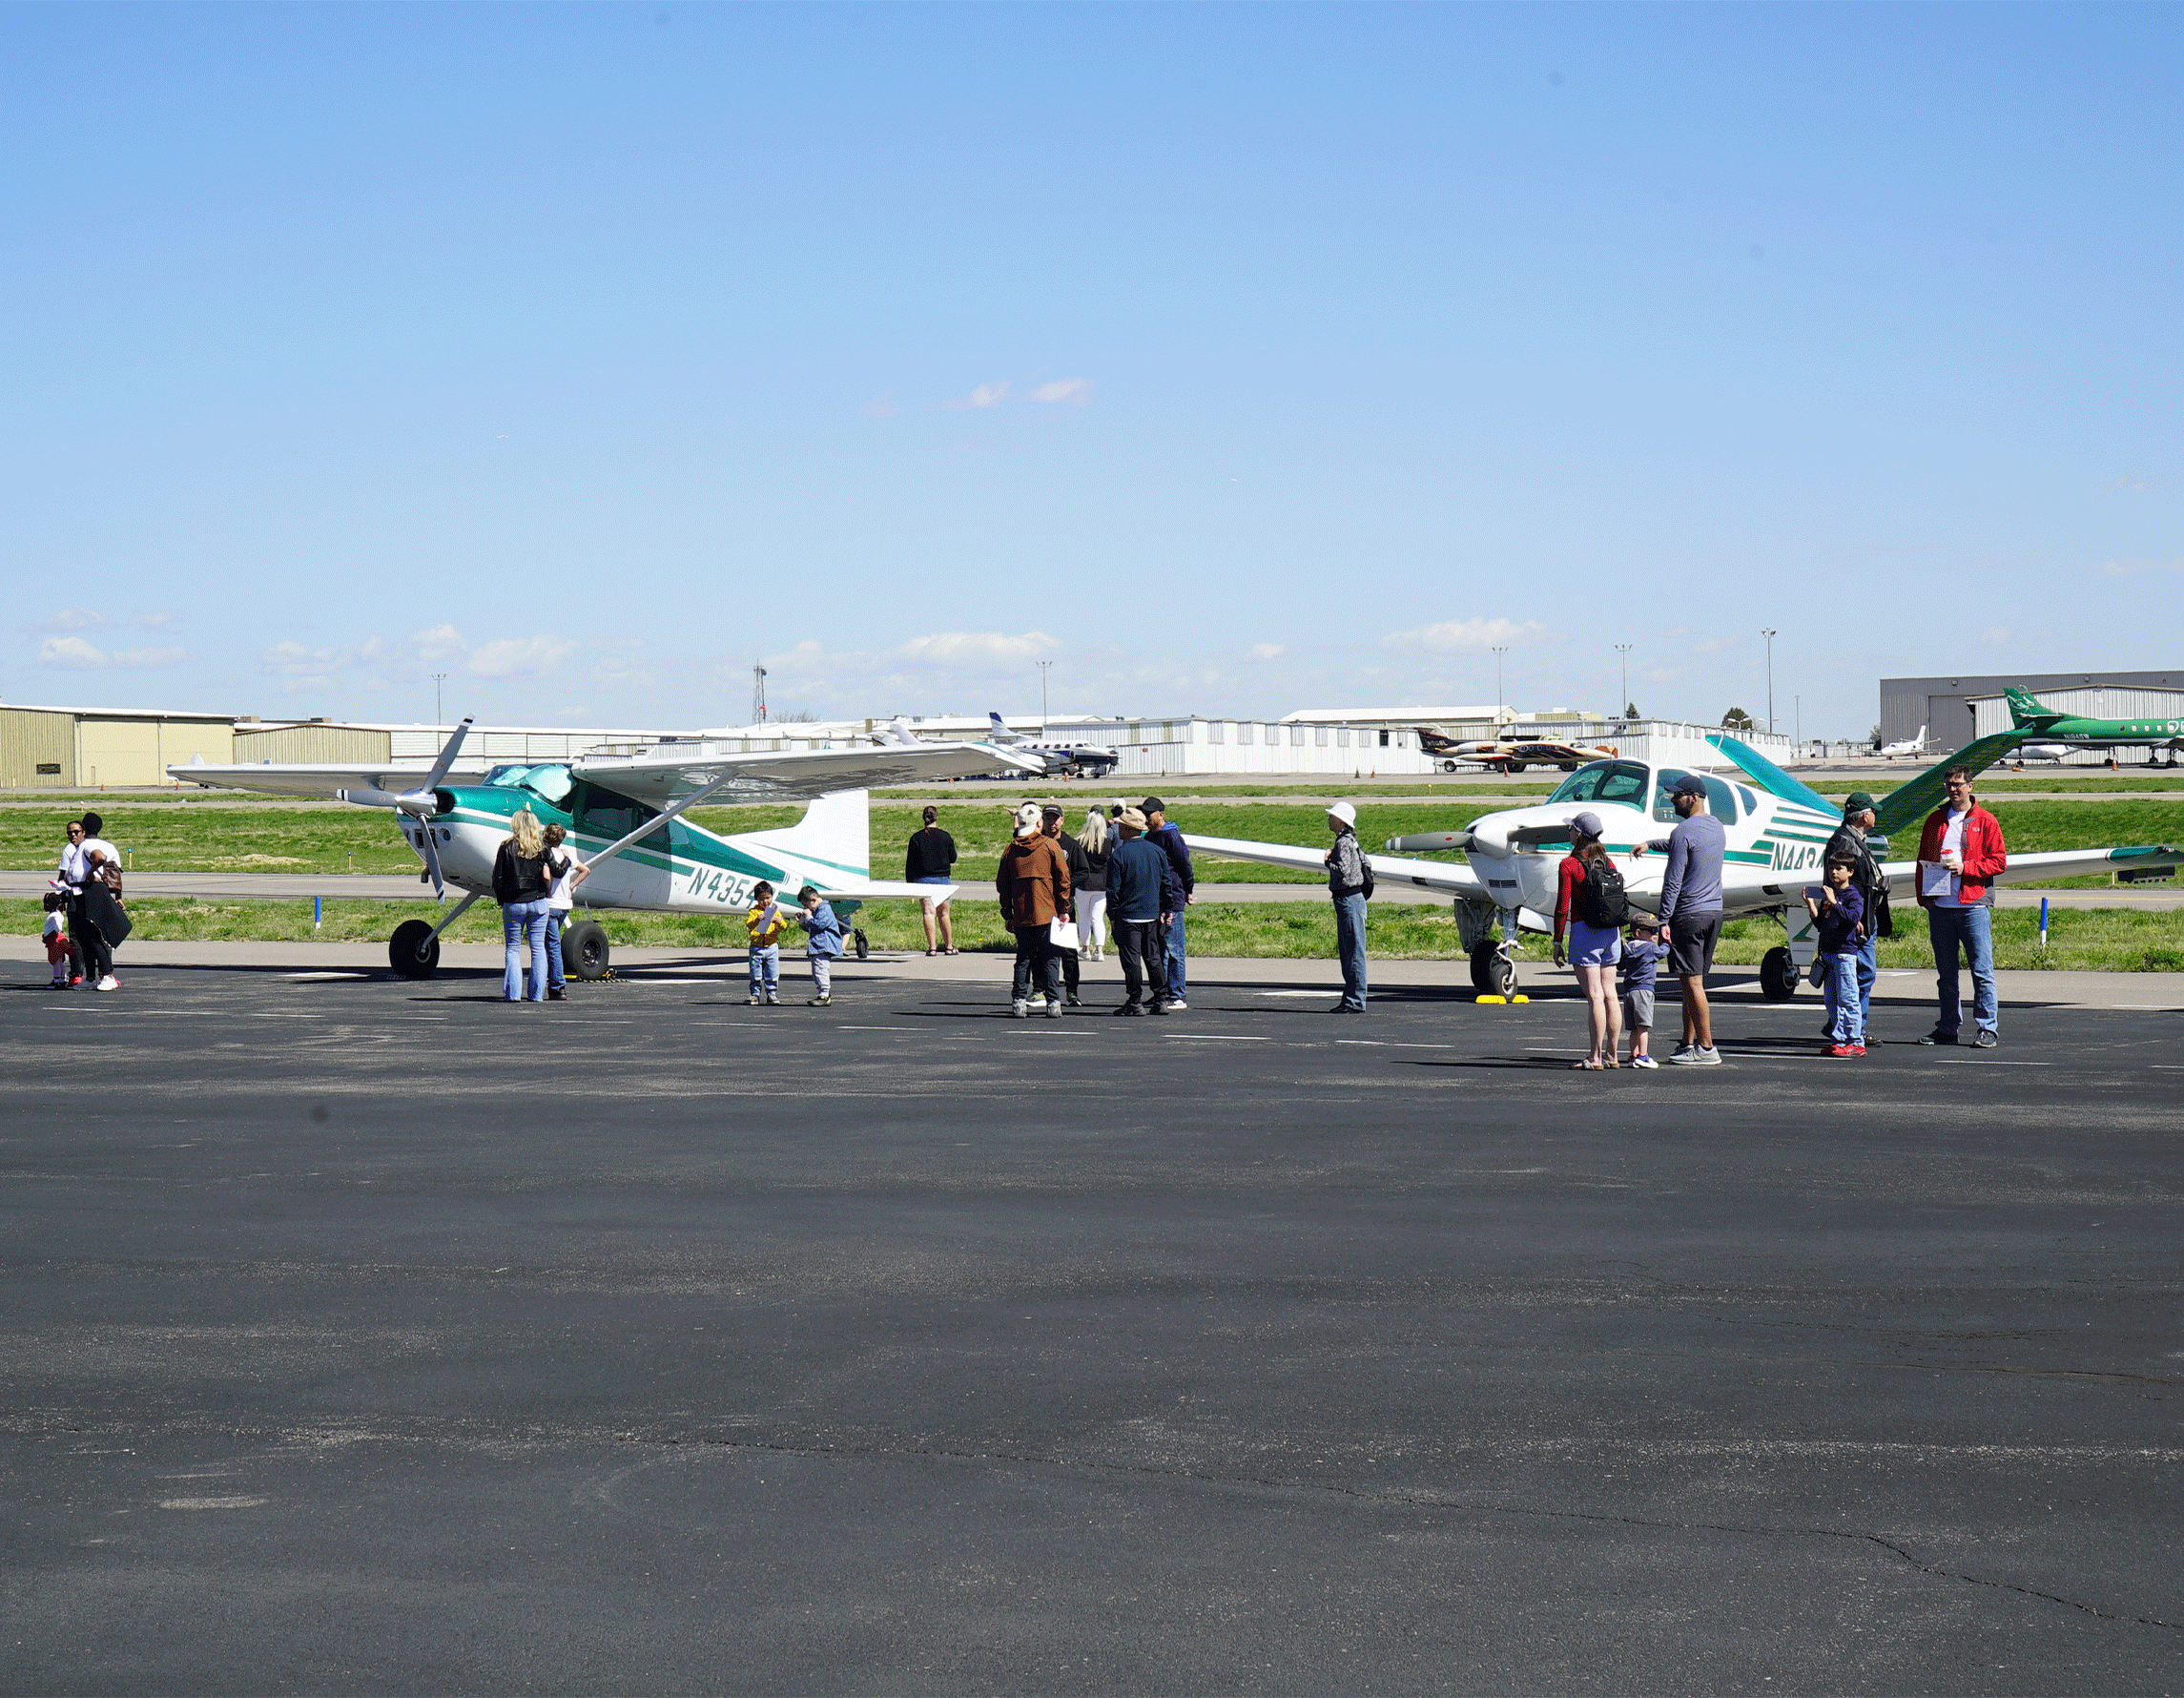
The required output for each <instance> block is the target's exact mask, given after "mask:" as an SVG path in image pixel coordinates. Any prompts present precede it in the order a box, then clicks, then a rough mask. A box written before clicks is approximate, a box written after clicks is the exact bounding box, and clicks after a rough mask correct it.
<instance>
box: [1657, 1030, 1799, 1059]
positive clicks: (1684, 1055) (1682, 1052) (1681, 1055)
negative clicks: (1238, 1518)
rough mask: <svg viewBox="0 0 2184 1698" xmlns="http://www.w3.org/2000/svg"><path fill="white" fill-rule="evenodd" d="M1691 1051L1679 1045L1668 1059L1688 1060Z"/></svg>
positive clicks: (1685, 1045) (1687, 1046)
mask: <svg viewBox="0 0 2184 1698" xmlns="http://www.w3.org/2000/svg"><path fill="white" fill-rule="evenodd" d="M1826 1035H1827V1034H1826V1033H1825V1032H1823V1033H1821V1036H1822V1037H1823V1038H1824V1037H1825V1036H1826ZM1691 1050H1692V1046H1690V1045H1689V1044H1679V1045H1678V1046H1676V1047H1675V1048H1674V1049H1672V1050H1670V1051H1669V1052H1668V1059H1669V1060H1670V1061H1672V1062H1679V1061H1684V1060H1687V1059H1688V1058H1689V1057H1690V1055H1691Z"/></svg>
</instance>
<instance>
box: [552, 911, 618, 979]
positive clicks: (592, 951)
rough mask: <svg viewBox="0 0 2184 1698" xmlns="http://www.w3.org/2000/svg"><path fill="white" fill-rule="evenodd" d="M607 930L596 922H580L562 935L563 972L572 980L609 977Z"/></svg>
mask: <svg viewBox="0 0 2184 1698" xmlns="http://www.w3.org/2000/svg"><path fill="white" fill-rule="evenodd" d="M609 953H610V951H609V950H608V943H607V928H606V927H605V926H603V925H601V924H600V923H599V922H598V921H596V920H580V921H577V922H576V923H575V924H574V925H572V926H570V927H569V928H568V929H567V931H565V932H563V933H562V934H561V965H562V971H563V972H565V973H567V975H568V977H569V978H571V979H604V978H606V977H607V958H608V954H609Z"/></svg>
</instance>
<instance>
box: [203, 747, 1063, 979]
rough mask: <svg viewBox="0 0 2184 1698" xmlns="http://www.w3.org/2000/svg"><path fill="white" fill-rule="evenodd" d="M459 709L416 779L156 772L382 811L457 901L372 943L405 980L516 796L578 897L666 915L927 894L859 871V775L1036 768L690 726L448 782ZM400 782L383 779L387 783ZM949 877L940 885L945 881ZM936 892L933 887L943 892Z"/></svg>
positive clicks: (478, 870)
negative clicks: (561, 861) (771, 827)
mask: <svg viewBox="0 0 2184 1698" xmlns="http://www.w3.org/2000/svg"><path fill="white" fill-rule="evenodd" d="M469 729H470V721H469V720H467V719H465V720H464V721H463V723H462V724H461V725H460V726H458V727H456V730H455V735H453V736H451V737H449V738H448V739H447V746H446V747H445V748H444V749H443V750H442V751H441V752H440V758H439V760H438V761H436V762H435V763H434V764H433V767H432V769H431V771H430V772H429V773H426V774H425V775H423V781H422V783H415V782H413V781H414V780H416V779H417V778H418V777H419V775H418V774H417V772H416V771H415V770H414V768H412V769H410V770H407V771H405V770H404V769H403V768H402V766H400V765H398V764H390V765H386V766H381V767H346V766H332V765H321V764H312V765H302V766H276V765H272V764H266V765H261V766H208V765H206V764H204V763H203V762H201V761H193V762H192V763H191V764H190V765H188V766H171V767H169V768H168V769H167V774H168V777H172V778H176V779H180V780H182V781H184V782H186V783H192V784H201V785H204V786H205V787H206V788H208V789H224V790H261V791H265V792H268V793H270V794H272V795H275V796H330V797H339V798H340V800H342V801H347V802H355V803H358V804H359V805H360V806H362V807H367V808H391V809H392V810H394V816H395V825H396V828H397V829H398V830H399V831H400V832H401V833H402V839H403V840H404V841H405V842H407V843H408V844H409V846H410V848H411V849H412V850H413V851H414V852H415V853H416V855H417V857H418V859H420V860H422V861H423V862H424V868H425V870H424V871H423V873H422V874H421V875H420V878H421V879H423V880H430V881H431V883H432V888H433V891H434V893H435V894H436V895H440V896H443V897H444V895H445V892H446V886H447V885H449V884H452V885H454V886H455V887H456V888H457V889H459V890H461V891H462V892H463V893H464V894H463V900H462V901H460V902H458V903H457V904H456V905H455V907H454V908H453V909H452V910H450V911H449V912H448V913H447V914H445V915H443V917H442V918H441V920H440V921H439V922H438V923H437V924H435V923H432V922H430V921H423V920H406V921H403V922H402V924H400V925H398V926H396V927H395V930H394V936H393V937H392V938H391V939H390V940H389V941H388V943H387V961H388V963H389V964H390V965H391V966H392V967H393V968H394V970H395V971H396V972H397V973H399V974H401V975H402V977H403V978H405V979H425V978H429V977H430V976H431V975H432V972H433V970H434V968H436V967H437V966H438V965H439V964H440V934H441V933H442V932H443V931H445V930H446V929H447V928H448V927H449V926H451V925H453V924H454V923H455V921H456V920H457V919H458V918H459V917H460V916H461V915H462V914H463V912H464V909H466V908H468V907H469V906H470V904H471V903H472V902H474V901H477V900H478V899H479V898H480V897H482V896H490V895H491V894H492V888H493V858H494V856H495V855H496V854H497V853H498V852H499V850H500V847H501V843H502V841H503V839H505V838H506V837H507V835H508V818H509V816H510V815H512V814H514V813H515V811H516V810H517V809H518V808H528V809H530V811H531V812H532V813H533V814H535V815H536V816H537V817H538V820H539V823H540V824H541V825H554V824H558V825H560V826H561V827H562V829H563V830H564V831H566V832H567V834H568V843H569V846H570V847H571V848H572V849H574V850H575V852H576V854H577V856H578V857H579V858H580V859H583V860H584V861H585V862H586V863H587V864H588V865H589V866H590V868H591V873H590V876H589V877H588V878H587V879H586V880H585V881H584V883H583V885H582V887H581V891H582V900H583V903H584V905H585V906H586V907H587V908H641V909H649V910H655V911H658V910H664V911H666V912H669V913H673V914H729V913H732V912H734V911H735V910H737V909H740V908H743V907H745V906H747V905H748V904H749V903H750V901H751V890H752V885H754V884H756V883H757V882H758V881H759V880H766V881H767V882H769V883H771V884H772V885H773V887H774V888H775V889H776V890H778V891H782V892H784V893H786V894H788V895H790V896H792V897H793V895H794V893H795V892H796V891H797V890H798V889H799V888H801V887H802V886H803V885H806V884H814V885H816V886H818V888H819V889H820V890H821V891H822V892H823V893H825V895H826V896H827V897H828V898H829V899H834V898H854V899H862V900H869V899H873V898H880V897H941V894H942V893H941V891H940V889H939V887H938V886H937V885H924V884H903V883H898V882H891V881H889V880H883V879H875V878H874V877H873V876H872V830H871V819H870V812H869V807H868V797H867V795H866V791H867V790H868V788H869V787H870V786H872V785H875V784H905V783H914V782H917V781H918V780H921V779H931V778H960V777H970V776H971V775H973V774H982V773H988V772H992V771H995V770H997V769H999V770H1000V771H1004V772H1012V771H1020V772H1028V773H1037V772H1038V771H1039V770H1040V769H1039V766H1038V763H1037V762H1035V761H1029V760H1024V759H1021V758H1020V757H1019V756H1016V755H1014V754H1012V753H1010V752H1009V751H1008V750H1005V749H995V748H991V747H988V746H987V745H986V744H983V743H923V742H917V741H916V740H915V739H914V740H912V741H911V742H909V743H907V744H906V743H902V742H886V743H879V744H876V745H872V746H864V747H857V748H848V749H813V750H767V751H759V752H757V753H752V754H737V753H733V752H731V751H727V750H723V749H721V748H719V747H718V746H716V745H712V744H708V743H705V742H702V741H699V740H696V739H692V740H690V741H689V742H670V743H660V744H654V745H652V746H650V747H649V748H647V749H645V750H643V751H642V752H640V753H638V754H635V755H587V756H579V757H578V758H576V759H574V760H552V761H523V762H511V763H508V764H505V765H502V766H496V767H494V768H492V769H491V770H490V771H488V772H487V773H486V774H485V776H484V777H483V778H480V779H476V780H468V781H464V782H462V783H456V784H450V783H448V782H447V781H446V780H447V776H448V769H449V768H451V767H452V766H453V765H454V764H455V758H456V756H457V754H458V752H459V751H460V750H461V749H462V747H463V739H464V736H465V735H467V734H468V732H469ZM399 783H407V784H409V786H410V787H408V788H404V789H401V790H395V789H391V788H388V786H389V785H391V784H399ZM703 801H739V802H754V801H801V802H805V803H808V804H809V805H808V806H807V807H806V808H805V810H804V817H803V818H801V819H799V820H798V821H797V822H796V823H795V824H794V825H791V826H786V827H783V828H782V829H780V830H777V831H754V832H746V833H744V834H742V835H741V836H738V837H732V838H724V837H718V836H715V835H714V834H713V833H711V832H710V831H707V830H706V829H705V828H704V827H702V826H699V825H694V824H692V823H691V822H690V820H688V819H686V818H682V816H683V815H684V813H685V812H686V811H687V810H689V809H690V808H691V807H694V806H695V805H696V804H698V803H699V802H703ZM949 888H950V890H951V891H952V890H953V888H954V887H953V886H950V887H949ZM942 900H945V899H944V898H943V899H942ZM562 950H563V959H564V960H565V961H566V962H567V965H568V971H569V976H570V977H571V978H578V979H602V978H605V977H606V976H607V962H608V944H607V934H606V933H605V932H604V931H603V930H602V929H601V928H600V927H599V926H598V925H597V924H595V923H593V922H592V921H579V922H578V923H577V924H575V925H572V926H570V927H569V929H568V931H567V933H566V934H565V936H564V937H563V939H562Z"/></svg>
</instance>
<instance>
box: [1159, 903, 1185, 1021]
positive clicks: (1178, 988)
mask: <svg viewBox="0 0 2184 1698" xmlns="http://www.w3.org/2000/svg"><path fill="white" fill-rule="evenodd" d="M1161 957H1162V961H1161V964H1162V965H1164V967H1166V968H1167V971H1168V997H1169V999H1170V1000H1171V1001H1173V1002H1178V1003H1180V1002H1182V1001H1183V977H1184V973H1183V968H1184V942H1183V912H1182V910H1181V909H1178V910H1177V911H1176V913H1175V914H1174V915H1173V916H1172V917H1171V918H1170V919H1169V921H1168V935H1167V939H1166V947H1164V949H1163V950H1162V951H1161Z"/></svg>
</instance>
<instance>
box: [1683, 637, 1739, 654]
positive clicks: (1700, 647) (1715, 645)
mask: <svg viewBox="0 0 2184 1698" xmlns="http://www.w3.org/2000/svg"><path fill="white" fill-rule="evenodd" d="M1743 640H1744V639H1743V638H1742V637H1705V638H1702V639H1701V640H1700V641H1699V642H1696V643H1693V644H1692V645H1691V652H1692V653H1694V654H1719V653H1720V652H1721V651H1722V650H1724V649H1734V648H1735V647H1736V646H1737V645H1738V644H1739V643H1741V642H1742V641H1743Z"/></svg>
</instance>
